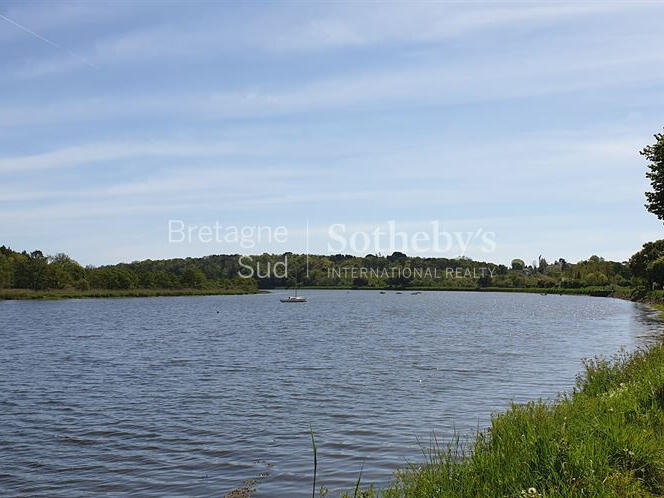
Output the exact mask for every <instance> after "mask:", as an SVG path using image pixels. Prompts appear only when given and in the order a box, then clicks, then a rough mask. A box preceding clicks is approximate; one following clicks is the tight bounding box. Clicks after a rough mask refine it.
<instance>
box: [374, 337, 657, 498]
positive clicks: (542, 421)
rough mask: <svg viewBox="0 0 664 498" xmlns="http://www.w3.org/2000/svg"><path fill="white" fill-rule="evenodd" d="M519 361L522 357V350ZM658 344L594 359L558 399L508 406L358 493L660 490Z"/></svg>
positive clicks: (553, 493) (618, 493) (617, 493)
mask: <svg viewBox="0 0 664 498" xmlns="http://www.w3.org/2000/svg"><path fill="white" fill-rule="evenodd" d="M524 361H527V358H524ZM662 494H664V344H659V345H656V346H654V347H652V348H651V349H649V350H647V351H637V352H634V353H631V354H627V353H621V354H617V355H616V356H614V357H613V358H612V359H610V360H593V361H589V362H587V363H586V364H585V372H584V374H582V375H581V376H580V377H579V379H578V381H577V386H576V388H575V389H574V390H573V392H571V393H568V394H566V395H563V396H562V397H561V398H560V399H559V400H558V401H557V402H554V403H542V402H531V403H528V404H526V405H513V406H512V408H511V409H510V410H508V411H507V412H505V413H503V414H499V415H496V416H494V417H493V419H492V422H491V427H490V428H489V429H487V430H486V431H484V432H482V433H480V434H478V435H477V437H476V438H475V440H474V442H473V444H472V445H471V446H470V447H469V446H467V445H466V446H464V445H462V444H460V443H459V441H456V442H455V443H454V444H452V445H450V446H448V447H445V448H439V449H438V450H437V451H435V452H431V453H430V454H429V455H428V462H426V464H425V465H422V466H413V467H410V468H406V469H404V470H401V471H399V472H398V473H397V474H396V478H395V480H394V481H393V483H392V484H391V485H390V486H389V487H388V488H387V489H386V490H383V491H381V492H375V491H374V490H371V489H370V490H368V491H366V495H365V496H378V495H380V496H385V497H403V496H413V497H416V496H440V497H443V496H444V497H448V496H454V497H475V496H532V497H536V496H539V497H545V496H546V497H549V496H551V497H552V496H639V497H642V496H661V495H662Z"/></svg>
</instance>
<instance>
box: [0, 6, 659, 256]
mask: <svg viewBox="0 0 664 498" xmlns="http://www.w3.org/2000/svg"><path fill="white" fill-rule="evenodd" d="M0 14H1V15H2V16H3V19H0V47H2V48H1V50H0V64H1V65H2V67H1V69H0V74H1V76H0V146H1V151H0V206H1V209H0V234H1V235H0V243H4V244H8V245H10V246H12V247H13V248H16V249H19V250H22V249H28V250H31V249H34V248H41V249H43V250H44V251H45V252H46V253H49V254H53V253H56V252H66V253H68V254H70V255H71V256H72V257H74V258H75V259H77V260H79V261H80V262H81V263H83V264H95V265H98V264H105V263H115V262H118V261H131V260H136V259H144V258H153V259H155V258H164V257H182V256H199V255H205V254H212V253H214V254H218V253H234V252H245V253H246V252H250V253H252V252H262V251H263V250H267V251H275V252H281V251H284V250H293V251H297V252H300V251H304V250H305V248H306V247H308V248H309V250H310V251H312V252H316V253H326V252H329V251H328V250H327V249H328V243H329V237H328V227H329V226H330V225H331V224H335V223H342V224H345V225H347V226H348V231H349V232H350V231H352V230H357V231H370V230H372V229H373V228H374V227H376V226H379V225H380V226H382V225H385V224H386V223H387V222H388V221H390V220H394V221H395V222H396V224H397V226H398V227H399V228H400V229H402V230H405V231H407V232H409V233H411V232H413V231H416V230H419V229H420V228H422V227H425V226H427V224H429V223H430V222H431V221H433V220H438V221H439V222H440V223H441V225H442V227H443V228H444V229H445V230H447V231H450V232H462V233H466V232H476V231H477V230H482V231H484V232H492V233H494V234H495V242H496V244H495V251H493V252H490V253H486V252H483V250H482V249H481V247H480V245H477V244H476V245H471V247H469V249H468V251H467V253H466V255H467V256H470V257H473V258H477V259H484V260H491V261H496V262H508V261H509V260H510V259H511V258H513V257H520V258H523V259H524V260H526V261H531V260H532V259H534V258H536V257H537V256H538V255H539V254H543V255H544V256H545V257H546V258H548V259H554V258H558V257H564V258H566V259H568V260H571V261H576V260H578V259H582V258H587V257H589V256H590V255H591V254H599V255H600V256H604V257H606V258H607V259H617V260H624V259H626V258H628V257H629V255H631V254H632V253H633V252H635V251H636V250H638V249H639V248H640V246H641V244H642V243H643V242H646V241H648V240H653V239H656V238H662V235H663V233H662V225H661V223H660V222H659V221H658V220H657V219H656V218H655V217H654V216H653V215H650V214H648V213H647V212H646V211H645V209H644V208H643V203H644V198H643V192H644V191H645V190H646V189H647V187H648V184H647V182H646V179H645V177H644V173H645V170H646V167H645V163H644V161H643V159H642V158H641V157H640V156H639V154H638V151H639V150H640V149H641V148H642V147H643V146H644V145H646V144H648V143H649V142H651V141H652V135H653V133H655V132H658V131H661V130H662V127H663V126H664V91H663V90H664V50H662V47H664V30H662V29H661V27H662V25H664V4H662V3H658V2H627V1H625V2H585V3H584V2H570V3H562V2H557V3H542V2H533V3H528V2H516V3H506V2H492V3H479V2H471V3H461V2H458V3H456V2H441V3H433V2H426V3H424V2H422V3H412V2H409V3H403V4H398V3H393V2H392V3H385V4H378V3H374V2H371V3H370V2H366V3H342V2H327V3H323V2H319V3H309V2H271V3H259V2H243V3H230V2H183V3H175V2H165V3H158V2H153V1H150V2H148V1H145V2H129V1H126V2H125V1H116V2H112V3H102V2H98V1H95V2H92V1H91V2H51V1H47V2H36V1H29V2H3V3H2V4H0ZM17 24H18V26H17ZM170 219H179V220H182V221H184V222H185V223H187V224H198V225H200V224H214V223H215V222H218V223H220V224H221V225H222V226H231V225H232V226H238V227H241V226H243V225H253V226H255V225H261V226H273V227H274V226H278V225H283V226H286V227H287V228H288V230H289V238H288V242H287V243H285V244H283V243H282V244H263V243H260V244H257V246H256V247H255V248H254V250H250V251H247V250H242V249H241V248H239V247H238V246H235V245H233V244H228V243H213V244H209V243H208V244H203V243H200V242H196V243H191V244H189V243H182V244H169V243H168V220H170ZM307 224H308V245H307V243H305V237H306V235H305V234H306V233H307V232H306V231H305V230H306V229H305V227H306V226H307ZM371 252H373V251H371ZM443 255H444V256H456V254H443Z"/></svg>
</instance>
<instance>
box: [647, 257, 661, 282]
mask: <svg viewBox="0 0 664 498" xmlns="http://www.w3.org/2000/svg"><path fill="white" fill-rule="evenodd" d="M648 281H649V282H651V283H657V284H659V286H660V287H661V286H662V284H664V256H660V257H659V258H657V259H656V260H655V261H652V262H651V263H650V264H648Z"/></svg>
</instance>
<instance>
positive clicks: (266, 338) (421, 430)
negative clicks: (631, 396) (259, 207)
mask: <svg viewBox="0 0 664 498" xmlns="http://www.w3.org/2000/svg"><path fill="white" fill-rule="evenodd" d="M306 294H307V297H308V298H309V302H308V303H306V304H297V305H292V304H282V303H280V302H279V297H280V296H279V295H275V294H270V295H257V296H221V297H182V298H149V299H112V300H105V299H104V300H102V299H100V300H74V301H58V302H2V303H0V340H1V341H2V345H3V348H2V350H0V406H1V407H2V410H0V469H1V470H0V489H3V490H4V492H6V493H9V494H22V495H25V494H30V495H49V496H53V495H66V496H76V495H80V496H85V495H90V494H92V493H120V494H125V493H129V492H132V493H135V494H140V495H155V496H157V495H159V496H161V495H175V494H178V495H208V496H219V495H223V494H224V493H225V492H227V491H229V490H231V489H233V488H236V487H238V486H241V485H242V483H243V481H245V480H248V479H256V480H257V481H258V482H257V488H258V495H262V496H272V495H281V496H284V495H289V496H294V495H302V496H304V495H307V494H308V493H310V489H311V488H310V485H311V480H310V479H311V467H312V465H311V447H310V439H309V435H308V430H309V424H311V425H312V426H313V427H314V430H315V431H316V433H317V442H318V445H319V455H318V458H319V482H320V483H321V484H325V485H327V486H328V487H329V488H330V489H332V490H335V489H336V490H338V489H341V488H352V487H353V485H354V481H355V479H356V478H357V475H358V473H359V471H360V468H362V467H363V469H364V470H363V476H364V477H363V481H364V482H370V481H371V482H376V483H378V484H381V483H383V484H384V483H385V482H387V481H389V479H390V476H391V474H392V472H393V471H394V469H395V468H397V467H399V466H402V465H403V464H404V463H405V462H406V461H414V460H417V459H418V458H420V457H419V455H420V449H419V447H418V442H417V438H418V437H419V438H421V439H422V440H424V441H427V440H428V438H429V437H430V435H431V433H432V431H435V433H436V434H437V436H438V437H439V439H445V438H446V437H449V436H450V435H451V434H452V432H453V430H454V429H455V428H456V430H458V431H461V432H463V433H465V434H471V433H472V431H474V430H475V429H476V428H477V427H478V426H480V427H482V426H484V425H486V423H487V422H488V419H489V416H490V414H491V413H492V412H494V411H497V410H503V409H505V408H506V407H507V406H508V404H509V402H510V401H511V400H514V401H516V402H524V401H526V400H530V399H533V398H538V397H543V398H553V397H555V395H556V394H557V393H558V392H559V391H561V390H565V389H568V388H570V387H571V386H572V385H573V383H574V378H575V375H576V374H577V373H579V372H580V370H581V359H582V358H584V357H588V356H593V355H595V354H613V353H615V352H616V351H618V349H619V348H620V347H621V346H625V347H627V348H628V349H634V348H635V347H639V346H643V345H646V344H648V343H650V342H652V341H654V340H655V338H656V337H657V336H658V335H659V333H660V329H661V325H660V322H659V321H658V315H657V312H653V311H651V310H650V309H648V308H647V307H645V306H642V305H636V304H633V303H629V302H625V301H619V300H613V299H605V298H591V297H576V296H540V295H528V294H502V293H452V292H448V293H434V292H431V293H423V294H421V295H411V294H409V293H405V294H396V293H392V292H388V293H387V294H384V295H383V294H379V293H378V292H370V291H366V292H364V291H355V292H352V293H348V292H346V291H308V292H307V293H306ZM217 311H218V312H219V313H217Z"/></svg>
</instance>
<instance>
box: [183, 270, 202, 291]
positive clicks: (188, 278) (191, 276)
mask: <svg viewBox="0 0 664 498" xmlns="http://www.w3.org/2000/svg"><path fill="white" fill-rule="evenodd" d="M206 283H207V279H206V278H205V273H203V272H202V271H201V270H199V269H198V268H187V269H186V270H185V271H184V273H183V274H182V284H183V285H184V286H185V287H189V288H191V289H202V288H203V287H205V284H206Z"/></svg>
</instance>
